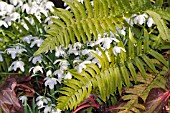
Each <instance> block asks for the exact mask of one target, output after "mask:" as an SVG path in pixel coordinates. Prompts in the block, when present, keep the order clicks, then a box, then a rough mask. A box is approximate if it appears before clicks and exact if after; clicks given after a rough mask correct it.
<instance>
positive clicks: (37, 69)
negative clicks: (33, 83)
mask: <svg viewBox="0 0 170 113" xmlns="http://www.w3.org/2000/svg"><path fill="white" fill-rule="evenodd" d="M32 69H33V73H34V74H35V73H36V72H38V71H40V72H41V73H43V69H42V67H41V66H35V67H32V68H30V70H29V72H30V71H32Z"/></svg>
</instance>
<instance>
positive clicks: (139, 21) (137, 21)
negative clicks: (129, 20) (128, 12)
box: [134, 13, 148, 25]
mask: <svg viewBox="0 0 170 113" xmlns="http://www.w3.org/2000/svg"><path fill="white" fill-rule="evenodd" d="M146 18H148V15H147V14H145V13H144V14H142V15H137V16H136V17H135V18H134V23H135V24H140V25H142V24H144V23H145V21H146Z"/></svg>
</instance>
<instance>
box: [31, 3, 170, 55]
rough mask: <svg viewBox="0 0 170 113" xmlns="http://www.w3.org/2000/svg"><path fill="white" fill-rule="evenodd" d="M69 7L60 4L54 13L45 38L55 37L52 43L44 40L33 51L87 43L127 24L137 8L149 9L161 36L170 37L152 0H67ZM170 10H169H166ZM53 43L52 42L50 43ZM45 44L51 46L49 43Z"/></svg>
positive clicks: (114, 31) (144, 10)
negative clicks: (62, 7) (64, 7)
mask: <svg viewBox="0 0 170 113" xmlns="http://www.w3.org/2000/svg"><path fill="white" fill-rule="evenodd" d="M64 2H66V3H67V4H68V5H69V6H70V8H71V12H69V11H67V10H64V9H60V8H57V9H55V11H54V15H56V16H58V17H59V19H52V21H53V23H54V24H52V25H49V26H48V28H49V30H48V31H47V33H48V34H49V35H51V36H49V35H48V36H47V39H46V40H48V39H49V40H51V37H53V40H54V42H53V44H52V43H51V42H48V41H45V42H44V43H43V44H42V46H41V47H40V48H39V49H38V51H37V52H36V53H35V54H34V55H37V54H40V53H42V52H45V51H47V50H49V49H53V48H54V45H55V46H59V45H62V44H63V45H65V46H66V47H67V46H68V44H70V43H72V44H74V43H75V42H76V41H78V42H82V43H86V41H91V40H96V39H97V38H98V37H97V36H98V34H103V33H104V32H108V31H112V32H113V33H116V27H115V26H118V27H119V28H121V27H122V26H125V27H128V26H126V24H125V23H126V22H125V21H124V17H129V16H130V15H132V14H134V13H138V12H146V13H148V14H149V15H150V16H152V17H153V19H154V21H155V22H156V25H157V26H158V30H159V32H160V34H161V37H162V39H164V40H165V39H168V40H169V38H168V37H169V34H168V30H167V26H166V24H165V22H164V20H163V19H162V18H161V17H160V14H158V13H157V11H156V10H151V9H153V5H151V3H150V0H142V1H141V0H137V1H136V0H130V2H129V0H119V1H117V0H95V1H93V4H94V5H92V4H91V3H90V0H85V1H84V4H81V3H79V2H78V1H77V0H72V1H67V0H64ZM166 14H168V12H166ZM47 43H50V44H47ZM46 44H47V45H48V46H46Z"/></svg>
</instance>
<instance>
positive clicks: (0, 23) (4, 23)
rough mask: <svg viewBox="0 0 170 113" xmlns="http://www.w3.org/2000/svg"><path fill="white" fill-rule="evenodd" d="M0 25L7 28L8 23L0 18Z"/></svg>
mask: <svg viewBox="0 0 170 113" xmlns="http://www.w3.org/2000/svg"><path fill="white" fill-rule="evenodd" d="M0 26H4V27H5V28H8V24H7V23H6V22H5V21H3V20H0Z"/></svg>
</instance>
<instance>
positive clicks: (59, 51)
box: [55, 46, 66, 57]
mask: <svg viewBox="0 0 170 113" xmlns="http://www.w3.org/2000/svg"><path fill="white" fill-rule="evenodd" d="M55 50H56V52H55V56H56V57H59V56H65V55H66V52H65V51H64V49H63V48H62V46H59V47H56V49H55Z"/></svg>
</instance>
